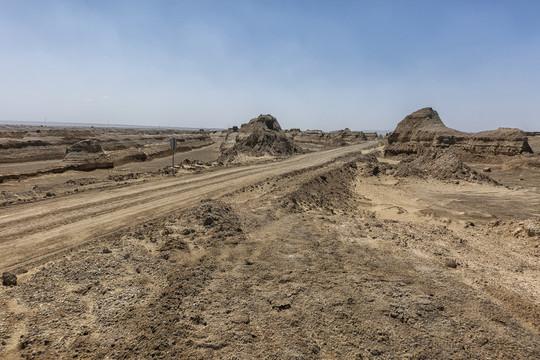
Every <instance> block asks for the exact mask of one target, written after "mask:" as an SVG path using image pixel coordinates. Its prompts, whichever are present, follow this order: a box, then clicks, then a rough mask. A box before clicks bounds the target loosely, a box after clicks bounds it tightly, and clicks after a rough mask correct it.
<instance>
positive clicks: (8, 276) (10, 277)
mask: <svg viewBox="0 0 540 360" xmlns="http://www.w3.org/2000/svg"><path fill="white" fill-rule="evenodd" d="M2 285H4V286H15V285H17V275H15V274H13V273H11V272H5V273H3V274H2Z"/></svg>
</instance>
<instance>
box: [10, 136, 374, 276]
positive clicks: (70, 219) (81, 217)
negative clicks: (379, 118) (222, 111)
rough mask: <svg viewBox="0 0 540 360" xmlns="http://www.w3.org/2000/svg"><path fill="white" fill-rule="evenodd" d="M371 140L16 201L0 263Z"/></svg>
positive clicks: (35, 255) (50, 250) (80, 240)
mask: <svg viewBox="0 0 540 360" xmlns="http://www.w3.org/2000/svg"><path fill="white" fill-rule="evenodd" d="M374 144H375V142H367V143H363V144H360V145H353V146H349V147H344V148H338V149H332V150H326V151H321V152H316V153H309V154H304V155H299V156H295V157H293V158H290V159H287V160H285V161H281V162H273V163H266V164H257V165H250V166H246V167H241V168H227V169H222V170H217V171H214V172H208V173H204V174H198V175H190V176H185V177H181V178H171V179H167V180H161V181H153V182H149V183H145V184H137V185H133V186H129V187H123V188H117V189H112V190H111V189H105V190H96V191H90V192H87V193H84V194H73V195H69V196H64V197H59V198H55V199H50V200H49V199H48V200H44V201H40V202H35V203H30V204H21V205H18V206H11V207H7V208H4V209H1V210H0V229H1V230H0V253H1V254H2V257H1V258H0V268H1V269H3V270H4V271H5V270H12V269H16V268H20V267H26V268H28V267H31V266H34V265H36V264H39V263H40V262H42V261H43V260H44V259H47V258H49V257H50V256H51V255H54V254H57V253H59V252H62V251H64V250H67V249H70V248H73V247H76V246H78V245H81V244H84V243H86V242H88V241H91V240H92V239H94V238H96V237H100V236H104V235H107V234H111V233H114V232H116V231H118V230H122V229H125V228H127V227H129V226H130V225H132V224H136V223H140V222H144V221H147V220H150V219H153V218H157V217H159V216H162V215H165V214H167V213H170V212H174V211H177V210H181V209H185V208H188V207H190V206H193V205H194V204H196V203H197V202H198V201H200V200H201V199H205V198H214V197H218V196H221V195H224V194H226V193H229V192H232V191H234V190H237V189H240V188H242V187H244V186H246V185H249V184H252V183H255V182H258V181H261V180H263V179H265V178H268V177H272V176H277V175H281V174H284V173H287V172H291V171H295V170H301V169H305V168H308V167H311V166H318V165H322V164H324V163H326V162H328V161H331V160H332V159H335V158H337V157H340V156H343V155H346V154H350V153H354V152H358V151H361V150H362V149H366V148H369V147H370V146H373V145H374Z"/></svg>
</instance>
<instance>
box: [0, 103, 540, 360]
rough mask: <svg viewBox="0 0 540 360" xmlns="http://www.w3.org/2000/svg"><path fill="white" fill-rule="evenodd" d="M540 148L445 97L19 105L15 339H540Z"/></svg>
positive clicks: (1, 221) (167, 350)
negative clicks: (323, 111) (321, 115)
mask: <svg viewBox="0 0 540 360" xmlns="http://www.w3.org/2000/svg"><path fill="white" fill-rule="evenodd" d="M398 122H399V119H397V121H396V124H397V123H398ZM38 130H39V132H38ZM171 137H175V138H177V139H182V140H179V145H181V146H182V147H181V148H179V149H178V150H177V152H176V154H175V169H174V175H173V169H172V167H171V157H170V154H171V152H170V148H169V139H170V138H171ZM539 153H540V133H523V132H520V131H518V130H508V129H499V130H494V131H491V132H485V133H484V132H483V133H477V134H467V133H461V132H458V131H456V130H453V129H448V128H446V127H445V126H444V124H442V122H441V121H440V119H439V118H438V114H437V113H436V112H435V111H433V110H432V109H422V110H419V111H418V112H415V113H413V114H411V115H409V116H407V117H406V118H405V119H404V120H403V121H402V122H400V123H399V125H398V126H397V128H396V130H395V131H394V132H393V133H392V134H390V135H389V136H387V137H385V138H381V137H379V136H377V135H376V134H364V133H361V132H351V131H349V130H348V129H347V130H344V131H339V132H333V133H324V132H321V131H300V130H286V131H283V130H281V128H280V127H279V124H278V123H277V120H276V119H275V118H273V117H271V116H270V115H266V116H260V117H258V118H255V119H252V120H251V121H250V122H249V123H248V124H245V125H243V126H241V127H240V128H235V129H229V130H224V131H215V132H207V131H196V132H187V131H183V132H182V131H177V130H154V131H150V130H142V129H140V130H136V129H129V130H126V129H94V128H92V129H74V128H65V129H61V128H45V127H41V128H37V127H17V126H0V159H1V160H0V179H1V181H2V182H1V183H0V189H1V191H0V272H1V273H3V278H4V282H5V286H0V358H2V359H67V358H71V359H72V358H81V359H107V358H109V359H184V358H185V359H396V358H399V359H401V358H404V359H538V358H540V280H539V279H540V156H539V155H538V154H539ZM12 275H14V276H15V277H16V284H14V283H10V281H8V280H11V279H12V277H11V276H12Z"/></svg>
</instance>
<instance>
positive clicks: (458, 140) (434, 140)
mask: <svg viewBox="0 0 540 360" xmlns="http://www.w3.org/2000/svg"><path fill="white" fill-rule="evenodd" d="M449 147H452V148H453V150H454V151H457V152H461V153H462V154H463V155H470V156H479V157H482V156H489V155H518V154H522V153H527V152H532V150H531V148H530V146H529V144H528V142H527V136H525V133H524V132H523V131H521V130H519V129H508V128H499V129H498V130H491V131H483V132H479V133H475V134H470V133H464V132H461V131H458V130H454V129H450V128H448V127H446V126H445V125H444V123H443V122H442V120H441V118H440V117H439V114H438V113H437V112H436V111H435V110H433V109H432V108H424V109H420V110H418V111H416V112H414V113H412V114H410V115H408V116H406V117H405V119H403V120H402V121H401V122H400V123H399V124H398V126H397V127H396V129H395V130H394V131H393V132H392V133H391V134H390V135H389V136H388V137H387V139H386V145H385V150H384V152H385V155H400V154H406V155H410V154H417V153H418V152H419V151H421V149H426V148H430V149H445V148H449Z"/></svg>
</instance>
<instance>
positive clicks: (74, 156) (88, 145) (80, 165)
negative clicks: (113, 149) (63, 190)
mask: <svg viewBox="0 0 540 360" xmlns="http://www.w3.org/2000/svg"><path fill="white" fill-rule="evenodd" d="M62 163H63V164H65V165H71V166H75V168H76V169H77V170H94V169H106V168H112V167H113V166H114V165H113V162H112V161H111V160H110V159H109V157H108V156H107V154H106V153H105V151H103V147H102V146H101V144H100V142H99V141H98V140H96V139H86V140H81V141H79V142H77V143H75V144H73V145H72V146H71V147H69V148H68V149H67V150H66V156H65V157H64V159H63V160H62Z"/></svg>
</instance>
